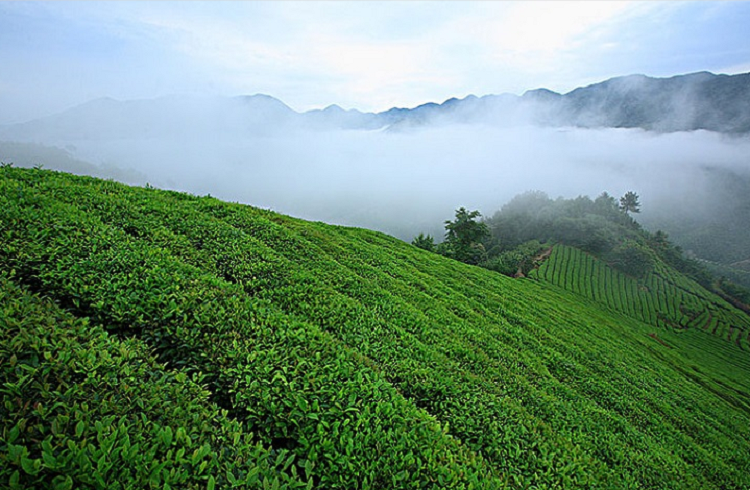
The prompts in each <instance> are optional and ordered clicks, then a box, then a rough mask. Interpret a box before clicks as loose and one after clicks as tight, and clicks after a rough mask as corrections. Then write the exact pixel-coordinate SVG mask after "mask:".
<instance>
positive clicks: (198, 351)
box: [0, 165, 750, 489]
mask: <svg viewBox="0 0 750 490" xmlns="http://www.w3.org/2000/svg"><path fill="white" fill-rule="evenodd" d="M560 250H562V249H560ZM557 253H567V252H564V251H563V252H560V251H558V252H557ZM552 263H554V262H550V264H552ZM539 273H540V274H544V272H543V271H541V270H540V271H539ZM545 277H546V276H545ZM552 277H553V279H552V280H551V282H553V283H555V282H556V281H555V280H554V274H553V276H552ZM574 279H575V278H574ZM575 280H577V281H578V282H577V283H576V284H581V283H582V282H583V281H581V280H579V279H575ZM566 281H567V279H566ZM654 281H656V279H654ZM557 283H558V284H559V280H558V281H557ZM618 284H619V283H618ZM653 284H656V282H654V283H653ZM653 284H652V285H651V286H648V287H657V286H654V285H653ZM565 287H567V283H565V284H564V288H560V287H558V286H556V285H555V284H550V283H549V282H547V281H546V280H532V279H511V278H508V277H505V276H502V275H500V274H497V273H494V272H491V271H488V270H485V269H481V268H478V267H473V266H469V265H465V264H461V263H458V262H456V261H453V260H450V259H446V258H444V257H441V256H439V255H437V254H432V253H429V252H425V251H423V250H420V249H417V248H416V247H413V246H411V245H409V244H406V243H403V242H401V241H399V240H396V239H394V238H391V237H389V236H386V235H384V234H381V233H377V232H372V231H367V230H362V229H354V228H344V227H335V226H330V225H325V224H322V223H311V222H305V221H301V220H297V219H293V218H289V217H286V216H282V215H279V214H275V213H273V212H270V211H266V210H260V209H256V208H253V207H250V206H245V205H240V204H231V203H225V202H221V201H218V200H216V199H213V198H210V197H197V196H192V195H188V194H182V193H176V192H170V191H159V190H156V189H152V188H148V187H147V188H134V187H127V186H124V185H121V184H118V183H115V182H112V181H104V180H97V179H93V178H88V177H76V176H72V175H68V174H63V173H56V172H49V171H44V170H41V169H16V168H13V167H11V166H8V165H6V166H3V167H2V168H1V169H0V328H1V331H0V364H1V368H0V376H1V377H2V380H1V382H0V390H1V395H2V406H1V408H0V410H1V411H2V413H1V415H2V427H1V428H0V487H7V488H24V489H48V488H59V489H71V488H101V489H104V488H107V489H109V488H112V489H117V488H123V489H124V488H139V489H140V488H154V489H156V488H158V489H167V488H174V489H178V488H179V489H182V488H201V489H203V488H207V489H214V488H216V489H223V488H263V489H265V488H267V489H293V488H315V489H318V488H320V489H365V488H373V489H391V488H434V489H443V488H463V489H470V488H473V489H495V488H506V487H507V488H536V489H543V488H597V489H599V488H653V489H670V488H672V489H710V488H716V489H720V488H721V489H743V488H749V487H750V386H749V385H750V353H749V352H747V342H746V339H745V340H743V338H744V337H741V336H739V334H735V333H731V334H730V332H729V331H730V330H731V331H732V332H735V331H739V330H740V329H744V331H745V332H746V331H747V330H746V326H745V325H746V323H745V324H742V323H740V322H741V321H745V322H747V319H746V318H745V317H743V316H742V315H741V314H739V313H736V312H735V311H733V310H731V307H730V306H728V305H721V304H718V303H716V304H714V306H713V307H709V306H705V308H707V309H708V311H707V312H706V311H703V310H701V311H698V309H701V308H704V305H706V304H707V303H705V302H703V301H702V300H695V301H694V302H692V303H689V304H686V306H687V307H689V308H692V310H690V311H691V312H694V313H695V314H696V315H697V316H693V315H692V313H690V314H688V313H685V315H687V317H688V318H689V319H690V320H689V321H688V320H686V321H687V327H688V328H680V327H681V326H685V325H684V324H683V322H681V321H680V320H679V318H681V317H680V315H679V314H678V313H677V310H679V309H680V305H682V304H683V303H685V301H682V300H675V299H674V298H673V296H672V293H671V292H670V291H671V290H668V289H665V290H664V294H662V295H661V296H658V298H659V299H658V301H662V298H663V301H664V303H665V306H664V307H663V308H662V307H661V306H659V307H658V308H657V305H655V304H653V302H652V303H648V301H649V300H648V299H646V300H645V301H646V303H645V305H644V304H641V306H640V307H636V306H635V303H633V305H632V306H631V299H630V296H628V294H629V293H622V291H631V289H627V288H628V286H627V284H625V282H624V280H623V283H622V284H621V286H620V287H619V288H618V289H616V290H613V291H605V292H602V293H601V294H607V295H611V296H612V301H613V302H612V303H610V302H609V301H608V302H607V303H606V305H605V304H602V303H600V302H598V300H597V299H592V298H587V297H585V296H582V295H580V294H577V293H575V292H573V291H567V290H566V289H565ZM580 287H587V286H585V285H583V286H580ZM591 287H594V286H591ZM596 287H597V288H599V286H596ZM659 287H661V286H659ZM623 288H624V289H623ZM665 288H666V286H665ZM596 291H597V294H600V292H601V289H596ZM686 294H687V293H686ZM646 296H647V297H650V296H648V295H646ZM655 297H657V296H655ZM680 297H681V298H682V296H680ZM623 298H624V299H623ZM639 298H640V296H639ZM647 305H651V306H647ZM670 305H673V306H670ZM659 308H661V309H659ZM664 308H666V310H665V309H664ZM673 308H677V310H674V309H673ZM694 310H695V311H694ZM644 311H645V313H644ZM665 311H666V312H669V313H664V312H665ZM680 311H681V310H680ZM655 312H662V316H659V315H657V314H656V313H655ZM700 315H703V317H702V318H703V319H704V320H706V322H709V327H705V323H702V322H703V321H702V320H698V318H699V317H700ZM732 315H737V316H736V317H735V316H732ZM714 318H715V319H716V322H721V321H724V320H726V321H725V323H726V325H727V326H719V327H717V328H716V329H713V328H712V327H711V326H710V325H711V323H710V322H713V321H714V320H713V319H714ZM735 319H736V320H735ZM739 319H741V320H739ZM727 322H728V323H727ZM717 324H719V323H717ZM722 325H723V324H722ZM704 327H705V328H704ZM714 330H715V331H714ZM727 338H728V339H730V340H731V342H728V341H727ZM737 338H740V340H739V342H738V341H737ZM743 342H744V343H743ZM743 349H744V350H743Z"/></svg>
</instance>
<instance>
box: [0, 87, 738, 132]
mask: <svg viewBox="0 0 750 490" xmlns="http://www.w3.org/2000/svg"><path fill="white" fill-rule="evenodd" d="M456 122H458V123H469V124H471V123H479V124H489V125H495V126H519V125H535V126H551V127H583V128H641V129H644V130H647V131H657V132H674V131H693V130H708V131H715V132H720V133H728V134H746V133H748V132H750V73H745V74H739V75H716V74H713V73H709V72H698V73H691V74H686V75H677V76H673V77H670V78H653V77H648V76H645V75H628V76H622V77H616V78H611V79H608V80H605V81H603V82H600V83H595V84H592V85H588V86H586V87H580V88H577V89H575V90H572V91H571V92H568V93H566V94H559V93H557V92H553V91H551V90H547V89H544V88H540V89H534V90H529V91H527V92H525V93H524V94H523V95H521V96H517V95H512V94H500V95H492V94H491V95H485V96H482V97H477V96H475V95H469V96H467V97H465V98H463V99H457V98H450V99H447V100H445V101H444V102H442V103H439V104H438V103H435V102H428V103H425V104H422V105H419V106H416V107H413V108H400V107H393V108H391V109H389V110H387V111H383V112H378V113H372V112H361V111H359V110H357V109H350V110H344V109H343V108H341V107H340V106H338V105H330V106H328V107H326V108H325V109H315V110H311V111H307V112H303V113H300V112H296V111H294V110H293V109H291V108H290V107H289V106H287V105H286V104H285V103H283V102H282V101H280V100H279V99H276V98H274V97H271V96H269V95H263V94H256V95H249V96H239V97H224V98H206V97H204V98H198V97H178V96H171V97H162V98H158V99H153V100H131V101H116V100H114V99H111V98H102V99H96V100H93V101H90V102H87V103H85V104H81V105H79V106H76V107H73V108H71V109H69V110H67V111H64V112H62V113H60V114H57V115H54V116H50V117H46V118H41V119H36V120H33V121H29V122H25V123H21V124H15V125H11V126H7V127H5V128H2V129H0V139H5V140H17V141H36V142H40V141H54V140H66V139H89V138H93V139H106V138H117V139H126V138H133V137H135V138H143V137H145V138H158V137H164V136H175V135H177V136H185V135H186V134H187V135H190V134H191V133H196V134H204V133H205V132H207V131H215V132H220V133H226V134H230V135H237V134H240V135H242V134H247V133H249V132H252V133H257V132H268V131H273V130H274V128H279V127H280V128H282V129H287V128H290V127H291V128H294V127H299V128H320V129H327V128H338V129H364V130H373V129H384V128H387V129H389V130H392V131H396V130H403V129H408V128H412V127H420V126H426V125H435V124H438V125H439V124H447V123H456Z"/></svg>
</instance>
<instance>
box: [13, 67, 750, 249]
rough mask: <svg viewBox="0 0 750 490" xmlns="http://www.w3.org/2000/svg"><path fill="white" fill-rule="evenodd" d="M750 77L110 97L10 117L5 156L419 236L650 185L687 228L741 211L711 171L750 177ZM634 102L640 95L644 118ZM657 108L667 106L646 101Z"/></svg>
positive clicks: (654, 210)
mask: <svg viewBox="0 0 750 490" xmlns="http://www.w3.org/2000/svg"><path fill="white" fill-rule="evenodd" d="M628 80H630V82H629V83H627V84H626V83H625V82H626V81H628ZM748 80H749V78H748V76H747V75H738V76H714V75H710V74H706V73H700V74H693V75H687V76H681V77H673V78H670V79H650V78H647V77H621V78H620V79H615V80H614V81H612V80H610V81H606V82H603V83H600V84H595V85H592V86H590V87H585V88H581V89H576V90H574V91H572V92H570V93H569V94H566V95H560V94H555V95H554V96H550V95H549V94H548V95H547V97H548V98H550V97H551V99H552V103H550V104H546V103H543V102H540V95H539V94H540V93H542V91H540V90H536V91H532V92H527V93H526V94H525V95H524V96H523V97H518V96H511V95H507V94H506V95H505V96H502V97H501V96H491V97H490V96H487V97H482V98H477V97H467V98H465V99H461V100H459V99H450V100H448V101H446V102H444V103H442V104H434V103H428V104H423V105H421V106H418V107H415V108H412V109H391V110H389V111H385V112H382V113H363V112H360V111H356V110H348V111H345V110H343V109H341V108H340V107H338V106H330V107H328V108H327V109H325V110H313V111H308V112H305V113H299V112H296V111H294V110H292V109H291V108H290V107H289V106H287V105H286V104H284V103H283V101H280V100H278V99H275V98H273V97H270V96H267V95H255V96H244V97H189V96H170V97H163V98H159V99H151V100H134V101H116V100H113V99H98V100H95V101H92V102H89V103H86V104H83V105H81V106H77V107H74V108H71V109H69V110H67V111H65V112H63V113H60V114H58V115H55V116H51V117H47V118H42V119H38V120H34V121H29V122H27V123H22V124H17V125H11V126H6V127H5V128H3V129H2V130H0V141H6V143H3V144H0V151H1V152H2V153H0V158H1V159H2V160H3V161H7V162H13V161H15V162H17V163H18V164H24V163H25V164H27V165H33V164H35V163H40V164H43V165H45V166H46V167H47V168H55V159H52V158H51V159H44V158H40V157H39V156H38V155H37V156H34V152H33V151H32V152H31V153H29V148H31V146H28V145H34V144H36V145H47V146H52V147H57V148H60V149H63V151H64V152H66V153H67V154H68V156H69V157H70V158H74V159H78V160H80V161H84V162H89V163H91V164H94V166H96V167H99V168H109V169H110V175H109V176H111V177H113V178H116V179H118V180H123V181H125V182H128V183H131V184H137V185H145V184H146V183H148V184H150V185H153V186H157V187H163V188H168V189H174V190H179V191H185V192H189V193H193V194H198V195H206V194H210V195H212V196H215V197H218V198H221V199H225V200H230V201H238V202H242V203H247V204H251V205H254V206H259V207H263V208H268V209H272V210H275V211H278V212H281V213H285V214H290V215H293V216H297V217H301V218H305V219H310V220H320V221H325V222H328V223H334V224H342V225H350V226H358V227H364V228H372V229H376V230H380V231H383V232H386V233H389V234H392V235H394V236H396V237H398V238H401V239H403V240H407V241H408V240H410V239H411V238H412V237H413V236H414V235H415V234H416V233H418V232H425V233H430V234H432V235H433V236H435V237H437V238H438V239H439V238H440V237H442V233H443V230H442V223H443V221H444V220H445V219H447V218H449V217H450V216H451V215H452V212H453V210H454V209H456V208H458V207H459V206H465V207H467V208H471V209H478V210H481V212H482V213H484V214H485V215H487V216H488V217H489V216H491V214H492V213H494V212H495V211H497V210H499V209H500V208H501V207H502V205H503V204H505V203H506V202H507V201H509V200H510V199H511V198H512V197H513V196H515V195H517V194H520V193H523V192H525V191H530V190H539V191H543V192H545V193H547V194H549V195H550V196H551V197H553V198H554V197H558V196H560V197H565V198H571V197H575V196H578V195H588V196H591V197H592V198H593V197H595V196H597V195H598V194H600V193H601V192H603V191H607V192H609V193H610V194H613V195H622V194H623V193H624V192H626V191H628V190H636V191H637V192H638V193H639V194H640V196H641V199H642V203H643V209H642V214H641V215H640V216H639V219H640V220H641V221H642V222H643V223H644V224H645V225H646V226H647V227H648V226H649V225H653V226H656V227H661V228H663V229H666V230H668V231H671V230H670V224H671V223H672V222H674V221H676V220H681V219H682V220H683V221H684V218H686V217H690V218H691V219H693V221H694V222H698V223H710V222H716V221H720V222H723V223H727V222H728V220H727V219H724V218H725V217H724V218H722V217H721V216H717V213H718V214H719V215H720V214H721V213H722V212H728V211H727V206H726V205H723V204H727V203H723V204H722V202H721V196H722V186H723V185H724V184H722V183H721V182H720V181H717V179H715V178H712V177H711V175H714V174H715V172H716V171H721V172H723V174H724V175H729V176H737V178H738V179H740V180H741V181H745V180H742V179H747V178H748V176H749V175H750V166H749V165H748V161H747V155H750V138H748V136H746V135H745V134H744V133H738V132H737V129H738V128H740V127H745V126H743V124H745V123H743V122H741V118H740V116H741V117H742V118H746V117H747V114H750V112H749V111H744V110H743V111H736V112H735V113H732V114H730V116H728V117H727V118H725V119H721V117H720V116H721V114H722V107H725V106H727V105H730V104H732V103H735V104H737V105H738V106H742V105H743V104H745V105H746V104H747V103H748V100H750V98H748V97H746V95H745V94H746V92H747V91H748V87H750V84H748V82H747V81H748ZM678 82H680V83H679V88H678V89H676V88H675V86H676V85H678ZM709 82H710V83H711V84H713V85H711V86H712V87H714V89H716V87H721V86H724V87H728V88H727V89H724V90H723V91H719V92H718V94H719V95H721V96H719V95H717V92H715V91H714V92H706V90H705V86H706V84H708V83H709ZM719 83H723V85H717V84H719ZM624 86H627V90H625V89H624V88H623V87H624ZM612 87H614V88H612ZM644 87H645V88H644ZM686 87H687V88H686ZM701 87H702V88H701ZM730 89H731V90H730ZM607 90H609V92H610V95H609V96H604V95H603V92H605V91H607ZM717 90H718V89H717ZM688 92H689V93H690V94H692V95H691V98H689V97H687V96H686V95H685V94H686V93H688ZM582 94H589V96H588V98H585V97H583V95H582ZM566 97H567V98H568V99H569V100H573V101H574V102H575V107H577V110H576V111H574V115H571V114H573V112H571V109H570V107H572V106H571V104H572V103H570V102H564V103H563V102H561V100H565V98H566ZM738 97H739V98H738ZM623 98H624V99H623ZM498 100H503V101H505V102H503V103H502V104H499V103H498V102H497V101H498ZM602 100H605V101H609V102H608V103H603V102H602ZM653 100H659V101H661V107H662V108H663V107H669V108H670V110H668V111H664V110H661V109H659V107H658V106H657V105H655V104H653V103H651V101H653ZM711 102H713V104H711ZM623 107H631V109H632V108H638V110H636V109H632V110H630V112H629V114H630V115H631V116H630V119H629V120H628V121H629V122H628V121H625V120H623V119H622V114H623ZM647 107H651V108H652V114H650V115H649V114H646V115H644V111H645V109H644V108H647ZM584 108H586V109H585V110H584ZM678 109H679V111H678ZM677 112H681V113H682V114H683V115H680V116H679V117H678V115H677ZM699 112H700V113H702V114H703V116H702V117H703V120H708V121H714V127H715V128H719V127H724V128H725V129H726V130H725V131H717V130H711V131H710V130H706V129H695V127H700V126H701V125H700V124H697V123H695V120H696V119H695V118H694V119H689V118H686V117H684V114H692V115H693V116H695V114H697V113H699ZM584 114H585V116H584ZM613 114H614V116H613ZM738 118H739V119H738ZM592 121H599V122H598V123H597V124H593V123H592ZM639 121H640V122H639ZM643 121H648V124H646V123H644V122H643ZM716 121H719V122H721V121H723V122H722V124H723V126H722V124H719V123H718V122H716ZM727 121H729V122H727ZM732 121H734V122H732ZM737 121H740V122H737ZM626 122H627V124H625V123H626ZM730 123H731V124H730ZM638 124H641V126H644V127H639V126H638ZM613 126H614V127H613ZM616 126H620V127H616ZM704 126H705V125H704ZM654 127H659V128H667V129H671V130H669V131H667V130H665V129H662V130H656V129H654ZM7 141H15V142H17V143H16V146H15V147H14V146H13V145H11V144H10V143H7ZM18 142H23V143H25V144H27V147H26V150H23V149H21V148H19V146H18ZM34 158H36V159H37V161H35V160H34ZM73 171H78V172H79V173H89V174H91V172H92V170H91V169H89V170H88V172H87V171H85V170H81V169H75V168H74V169H73ZM113 172H114V173H113ZM105 173H106V172H105ZM101 174H102V172H101V170H100V171H99V174H98V175H101ZM709 203H712V204H711V205H709ZM729 207H731V205H730V206H729ZM670 217H672V218H673V219H670ZM747 219H748V218H747V217H746V216H743V215H737V214H735V215H734V216H733V217H732V220H729V221H731V224H732V226H735V225H736V226H737V227H748V225H750V223H747V221H746V220H747ZM676 230H677V228H675V231H676ZM678 235H680V234H679V233H678ZM682 235H684V234H682ZM688 245H689V243H688ZM735 255H736V254H735ZM747 256H748V257H750V251H748V253H747ZM738 260H739V259H738Z"/></svg>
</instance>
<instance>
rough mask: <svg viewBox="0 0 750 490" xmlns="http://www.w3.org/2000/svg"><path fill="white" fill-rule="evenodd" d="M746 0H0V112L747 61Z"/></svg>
mask: <svg viewBox="0 0 750 490" xmlns="http://www.w3.org/2000/svg"><path fill="white" fill-rule="evenodd" d="M748 25H750V2H744V1H731V2H720V1H692V2H667V1H658V2H651V1H649V2H628V1H625V2H615V1H584V2H564V1H553V2H544V1H531V2H510V1H503V2H496V1H481V2H471V1H408V2H398V1H381V2H368V1H329V2H317V1H303V2H297V1H274V2H262V1H254V2H8V1H0V67H1V68H0V124H11V123H16V122H22V121H26V120H30V119H34V118H38V117H43V116H47V115H51V114H54V113H57V112H60V111H63V110H65V109H67V108H69V107H72V106H75V105H77V104H81V103H84V102H87V101H90V100H92V99H96V98H100V97H112V98H115V99H118V100H130V99H149V98H157V97H162V96H167V95H173V94H194V95H220V96H234V95H250V94H256V93H264V94H268V95H271V96H273V97H276V98H278V99H280V100H282V101H284V102H285V103H286V104H287V105H289V106H290V107H292V108H293V109H294V110H297V111H300V112H302V111H306V110H310V109H314V108H323V107H326V106H328V105H330V104H338V105H340V106H342V107H344V108H346V109H349V108H357V109H360V110H363V111H383V110H387V109H389V108H391V107H414V106H416V105H419V104H422V103H425V102H442V101H444V100H445V99H448V98H450V97H459V98H461V97H465V96H466V95H469V94H475V95H480V96H481V95H485V94H500V93H513V94H517V95H521V94H522V93H523V92H525V91H526V90H529V89H535V88H542V87H544V88H548V89H551V90H554V91H557V92H561V93H565V92H567V91H570V90H572V89H574V88H576V87H579V86H585V85H588V84H591V83H595V82H598V81H602V80H605V79H607V78H611V77H613V76H620V75H628V74H633V73H641V74H645V75H649V76H655V77H667V76H673V75H677V74H682V73H690V72H695V71H703V70H706V71H711V72H713V73H727V74H734V73H745V72H750V29H748V28H747V26H748Z"/></svg>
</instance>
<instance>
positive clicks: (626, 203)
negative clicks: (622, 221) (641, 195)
mask: <svg viewBox="0 0 750 490" xmlns="http://www.w3.org/2000/svg"><path fill="white" fill-rule="evenodd" d="M620 209H622V210H623V211H625V212H626V213H640V212H641V203H640V202H639V201H638V194H636V193H635V192H633V191H628V192H626V193H625V195H624V196H622V197H621V198H620Z"/></svg>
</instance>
